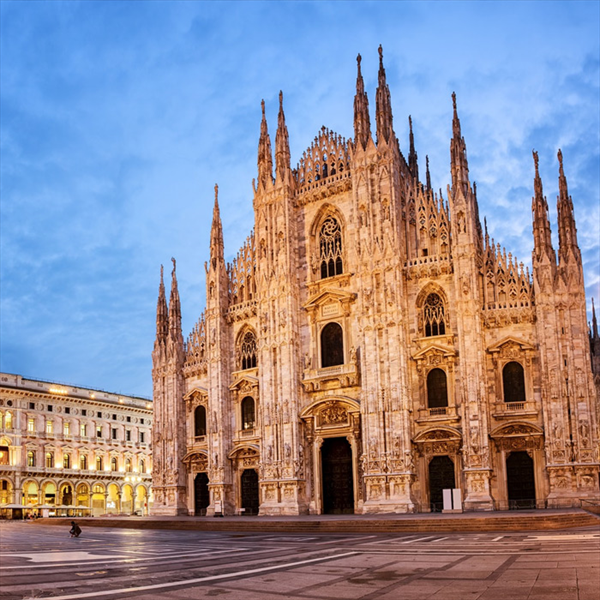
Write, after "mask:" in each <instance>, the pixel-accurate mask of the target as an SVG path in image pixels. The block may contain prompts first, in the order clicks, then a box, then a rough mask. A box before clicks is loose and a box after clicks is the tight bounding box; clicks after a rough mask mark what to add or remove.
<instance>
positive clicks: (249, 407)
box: [242, 396, 254, 429]
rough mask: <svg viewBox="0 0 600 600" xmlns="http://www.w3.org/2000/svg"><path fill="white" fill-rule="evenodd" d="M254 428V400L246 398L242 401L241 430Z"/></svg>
mask: <svg viewBox="0 0 600 600" xmlns="http://www.w3.org/2000/svg"><path fill="white" fill-rule="evenodd" d="M253 428H254V398H251V397H250V396H246V397H245V398H244V399H243V400H242V429H253Z"/></svg>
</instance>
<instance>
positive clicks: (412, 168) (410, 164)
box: [408, 115, 431, 187]
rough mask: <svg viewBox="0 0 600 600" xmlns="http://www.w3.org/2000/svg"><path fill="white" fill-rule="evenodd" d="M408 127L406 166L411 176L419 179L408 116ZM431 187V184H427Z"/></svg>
mask: <svg viewBox="0 0 600 600" xmlns="http://www.w3.org/2000/svg"><path fill="white" fill-rule="evenodd" d="M408 127H409V130H410V134H409V144H410V145H409V152H408V168H409V169H410V172H411V173H412V176H413V177H414V178H415V179H416V180H417V181H419V165H418V163H417V152H416V150H415V136H414V134H413V127H412V117H411V116H410V115H409V116H408ZM428 187H431V186H428Z"/></svg>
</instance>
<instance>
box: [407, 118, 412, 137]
mask: <svg viewBox="0 0 600 600" xmlns="http://www.w3.org/2000/svg"><path fill="white" fill-rule="evenodd" d="M408 127H409V129H410V132H411V133H412V117H411V116H410V115H408Z"/></svg>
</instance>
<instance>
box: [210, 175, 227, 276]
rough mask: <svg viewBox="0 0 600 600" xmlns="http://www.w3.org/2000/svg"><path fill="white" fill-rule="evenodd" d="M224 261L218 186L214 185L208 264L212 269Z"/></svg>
mask: <svg viewBox="0 0 600 600" xmlns="http://www.w3.org/2000/svg"><path fill="white" fill-rule="evenodd" d="M218 260H220V261H224V260H225V247H224V243H223V226H222V225H221V213H220V212H219V186H218V185H217V184H216V183H215V204H214V207H213V219H212V226H211V228H210V263H211V265H212V267H213V268H215V267H216V264H217V261H218Z"/></svg>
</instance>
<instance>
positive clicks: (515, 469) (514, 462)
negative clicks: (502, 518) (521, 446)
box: [506, 452, 535, 510]
mask: <svg viewBox="0 0 600 600" xmlns="http://www.w3.org/2000/svg"><path fill="white" fill-rule="evenodd" d="M506 486H507V488H508V508H509V510H514V509H519V508H535V475H534V471H533V459H532V458H531V456H529V454H527V452H511V453H510V456H509V457H508V458H507V459H506Z"/></svg>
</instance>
